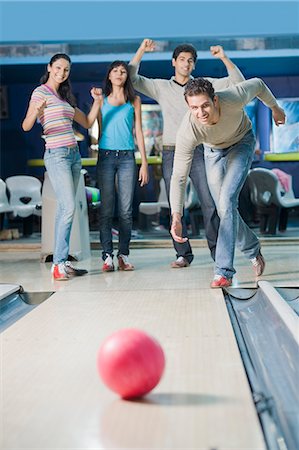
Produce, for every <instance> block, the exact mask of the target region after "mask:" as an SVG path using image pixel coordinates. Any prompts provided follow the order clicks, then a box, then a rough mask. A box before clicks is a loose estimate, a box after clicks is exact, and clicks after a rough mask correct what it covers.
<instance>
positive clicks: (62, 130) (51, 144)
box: [31, 84, 77, 148]
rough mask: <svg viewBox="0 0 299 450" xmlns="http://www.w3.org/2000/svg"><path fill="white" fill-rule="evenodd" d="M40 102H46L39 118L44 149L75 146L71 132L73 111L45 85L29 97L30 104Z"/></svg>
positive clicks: (74, 139) (72, 132)
mask: <svg viewBox="0 0 299 450" xmlns="http://www.w3.org/2000/svg"><path fill="white" fill-rule="evenodd" d="M41 100H46V102H47V106H46V107H45V109H44V112H43V114H42V115H41V116H40V117H39V120H40V123H41V125H42V127H43V131H44V138H45V141H46V148H58V147H73V146H75V145H76V144H77V142H76V138H75V135H74V131H73V118H74V115H75V109H74V108H73V107H72V106H71V105H70V104H69V103H68V102H67V101H65V100H62V99H61V98H60V97H59V96H58V95H57V94H56V92H54V91H53V90H52V89H51V88H50V87H49V86H47V85H45V84H42V85H41V86H38V87H37V88H36V89H34V91H33V93H32V96H31V101H32V102H37V101H39V102H40V101H41Z"/></svg>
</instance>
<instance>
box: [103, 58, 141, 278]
mask: <svg viewBox="0 0 299 450" xmlns="http://www.w3.org/2000/svg"><path fill="white" fill-rule="evenodd" d="M103 91H104V99H103V102H102V106H101V117H100V118H99V129H100V141H99V154H98V162H97V181H98V186H99V189H100V193H101V206H100V240H101V244H102V259H103V261H104V264H103V267H102V270H103V272H113V271H114V264H113V241H112V220H113V216H114V205H115V196H116V193H117V200H118V224H119V227H118V229H119V243H118V252H117V258H118V269H119V270H126V271H127V270H134V266H133V264H131V263H130V262H129V259H128V256H129V245H130V240H131V231H132V224H133V217H132V209H133V208H132V207H133V195H134V189H135V183H136V174H137V166H136V162H135V142H134V134H133V128H134V129H135V136H136V142H137V145H138V149H139V151H140V154H141V167H140V170H139V176H138V180H139V181H140V185H141V186H144V185H145V184H147V183H148V165H147V160H146V153H145V145H144V138H143V132H142V124H141V101H140V97H138V96H137V95H135V91H134V89H133V86H132V83H131V80H130V78H129V72H128V66H127V64H126V63H125V62H124V61H114V62H113V63H112V64H111V65H110V66H109V68H108V72H107V75H106V78H105V81H104V87H103Z"/></svg>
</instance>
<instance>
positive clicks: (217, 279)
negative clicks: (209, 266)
mask: <svg viewBox="0 0 299 450" xmlns="http://www.w3.org/2000/svg"><path fill="white" fill-rule="evenodd" d="M232 281H233V280H232V278H226V277H224V276H223V275H215V276H214V280H213V281H212V283H211V288H223V287H229V286H231V285H232Z"/></svg>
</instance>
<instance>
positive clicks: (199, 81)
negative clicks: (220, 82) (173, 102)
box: [184, 78, 215, 100]
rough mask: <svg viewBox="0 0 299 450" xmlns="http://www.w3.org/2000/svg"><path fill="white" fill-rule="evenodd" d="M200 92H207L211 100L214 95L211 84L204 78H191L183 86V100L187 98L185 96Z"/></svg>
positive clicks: (192, 95)
mask: <svg viewBox="0 0 299 450" xmlns="http://www.w3.org/2000/svg"><path fill="white" fill-rule="evenodd" d="M200 94H208V96H209V97H210V98H211V99H212V100H213V98H214V96H215V91H214V88H213V85H212V83H211V82H210V81H209V80H206V79H205V78H192V79H191V80H189V81H188V83H187V84H186V86H185V90H184V96H185V100H187V97H194V96H195V95H200Z"/></svg>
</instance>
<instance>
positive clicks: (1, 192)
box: [0, 175, 42, 240]
mask: <svg viewBox="0 0 299 450" xmlns="http://www.w3.org/2000/svg"><path fill="white" fill-rule="evenodd" d="M41 188H42V183H41V182H40V180H39V179H38V178H36V177H32V176H27V175H16V176H11V177H8V178H6V180H5V181H4V180H2V179H0V215H1V222H0V233H1V234H0V239H1V240H2V239H3V240H4V239H18V237H19V233H17V232H16V231H17V229H16V228H13V229H10V228H7V227H5V226H4V225H5V221H7V222H9V220H10V219H15V218H17V217H19V218H21V219H22V224H23V236H26V235H27V236H29V235H31V234H32V231H33V230H32V228H33V226H32V218H33V216H38V217H41V210H42V196H41Z"/></svg>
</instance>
